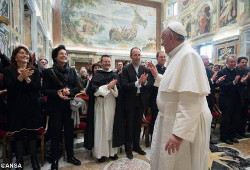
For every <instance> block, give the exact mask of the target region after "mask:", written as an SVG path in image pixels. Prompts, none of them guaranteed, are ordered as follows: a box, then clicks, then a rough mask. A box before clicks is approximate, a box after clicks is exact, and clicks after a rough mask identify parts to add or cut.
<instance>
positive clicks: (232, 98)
mask: <svg viewBox="0 0 250 170" xmlns="http://www.w3.org/2000/svg"><path fill="white" fill-rule="evenodd" d="M236 60H237V57H236V55H234V54H231V55H229V56H228V57H227V60H226V64H227V67H226V68H224V69H222V70H220V71H219V73H218V77H221V76H224V75H226V77H225V80H224V81H222V82H219V83H218V85H219V87H220V93H219V95H220V96H219V105H220V108H221V111H222V118H221V126H220V140H221V141H222V142H225V143H227V144H230V145H232V144H233V143H239V141H238V140H237V139H236V138H235V135H236V128H237V125H238V123H239V112H240V108H241V107H240V106H241V99H240V92H239V85H240V80H241V79H240V78H241V76H240V74H241V73H240V72H239V71H238V70H237V69H235V67H236Z"/></svg>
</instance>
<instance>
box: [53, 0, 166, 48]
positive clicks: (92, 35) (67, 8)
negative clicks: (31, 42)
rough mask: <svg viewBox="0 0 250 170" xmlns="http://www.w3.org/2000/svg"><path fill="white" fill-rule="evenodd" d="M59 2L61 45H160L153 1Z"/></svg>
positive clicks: (103, 0) (95, 46) (149, 46)
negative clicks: (148, 3) (149, 3)
mask: <svg viewBox="0 0 250 170" xmlns="http://www.w3.org/2000/svg"><path fill="white" fill-rule="evenodd" d="M57 1H58V2H59V1H60V0H57ZM128 2H130V3H128ZM133 2H134V1H133ZM151 3H154V4H157V5H158V3H157V2H151ZM60 4H61V6H60V8H61V13H60V15H61V25H60V28H61V34H60V35H62V37H61V42H62V43H63V44H65V45H69V46H75V45H78V46H83V47H85V48H102V49H103V48H104V49H109V50H112V49H115V50H129V49H131V48H132V47H135V46H137V47H139V48H141V49H142V51H145V52H155V51H156V49H160V31H159V33H158V34H157V30H161V27H160V26H159V25H160V23H161V22H160V20H159V25H157V23H158V22H157V16H160V15H159V14H160V11H161V10H160V9H161V8H160V9H159V11H158V10H156V9H158V7H157V8H156V7H155V6H156V5H155V6H153V5H152V6H153V7H152V6H149V5H148V6H147V5H146V2H145V1H142V0H139V1H136V2H134V3H131V0H127V1H126V0H119V1H114V0H92V1H91V2H90V1H86V2H83V1H82V2H81V3H76V2H75V1H60ZM159 4H160V3H159ZM159 7H160V6H159ZM104 11H105V12H104ZM159 18H160V17H159ZM54 26H56V25H54ZM56 27H57V26H56ZM156 28H157V29H156ZM57 29H58V28H57ZM158 40H159V42H158ZM158 46H159V47H158Z"/></svg>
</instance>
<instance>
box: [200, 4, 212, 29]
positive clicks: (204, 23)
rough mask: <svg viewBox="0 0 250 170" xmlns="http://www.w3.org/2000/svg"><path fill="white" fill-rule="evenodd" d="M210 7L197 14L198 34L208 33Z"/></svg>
mask: <svg viewBox="0 0 250 170" xmlns="http://www.w3.org/2000/svg"><path fill="white" fill-rule="evenodd" d="M209 11H210V7H209V6H205V7H203V8H202V9H201V11H200V12H199V14H198V30H199V34H204V33H207V32H209V31H210V12H209Z"/></svg>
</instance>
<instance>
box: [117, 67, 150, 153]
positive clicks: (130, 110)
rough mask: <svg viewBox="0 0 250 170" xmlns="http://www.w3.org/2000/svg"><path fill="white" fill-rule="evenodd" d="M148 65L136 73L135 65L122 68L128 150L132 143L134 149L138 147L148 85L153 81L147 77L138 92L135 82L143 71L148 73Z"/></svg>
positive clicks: (126, 144) (126, 146) (126, 147)
mask: <svg viewBox="0 0 250 170" xmlns="http://www.w3.org/2000/svg"><path fill="white" fill-rule="evenodd" d="M148 72H149V71H148V70H147V68H146V67H144V66H141V65H140V66H139V68H138V73H136V71H135V68H134V66H133V65H132V63H131V64H129V65H128V66H126V67H124V68H123V70H122V76H121V77H122V87H123V90H124V103H125V117H126V131H125V134H126V143H125V150H126V152H128V151H131V149H132V144H133V148H134V149H138V148H139V147H140V146H139V140H140V133H141V124H142V115H143V112H144V110H145V109H146V105H147V90H146V86H150V85H151V84H152V81H151V79H150V77H148V79H147V83H146V86H145V85H143V84H141V88H140V93H138V89H137V87H135V82H136V81H137V79H138V80H139V78H140V76H141V75H142V74H143V73H148Z"/></svg>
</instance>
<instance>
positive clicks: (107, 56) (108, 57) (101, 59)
mask: <svg viewBox="0 0 250 170" xmlns="http://www.w3.org/2000/svg"><path fill="white" fill-rule="evenodd" d="M104 57H108V58H110V59H111V57H110V55H107V54H105V55H102V56H101V62H102V59H103V58H104Z"/></svg>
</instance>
